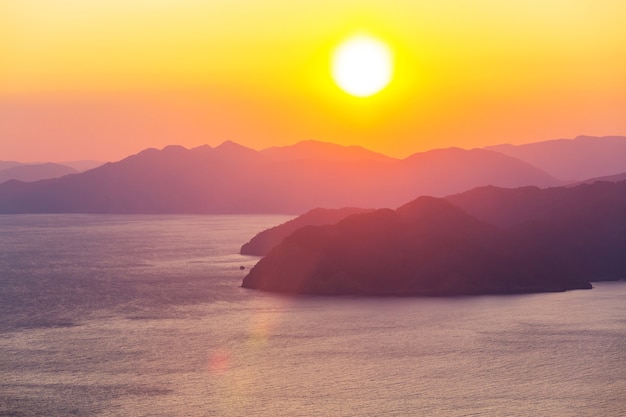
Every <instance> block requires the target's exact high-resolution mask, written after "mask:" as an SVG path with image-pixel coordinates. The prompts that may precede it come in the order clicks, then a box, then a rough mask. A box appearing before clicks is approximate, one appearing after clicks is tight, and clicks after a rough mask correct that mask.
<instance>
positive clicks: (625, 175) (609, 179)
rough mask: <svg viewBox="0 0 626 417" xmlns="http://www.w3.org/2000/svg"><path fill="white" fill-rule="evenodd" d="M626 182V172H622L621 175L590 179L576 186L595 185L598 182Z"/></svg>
mask: <svg viewBox="0 0 626 417" xmlns="http://www.w3.org/2000/svg"><path fill="white" fill-rule="evenodd" d="M624 180H626V172H622V173H620V174H615V175H607V176H605V177H596V178H589V179H587V180H584V181H580V182H577V183H575V184H574V186H575V185H580V184H593V183H594V182H598V181H607V182H620V181H624Z"/></svg>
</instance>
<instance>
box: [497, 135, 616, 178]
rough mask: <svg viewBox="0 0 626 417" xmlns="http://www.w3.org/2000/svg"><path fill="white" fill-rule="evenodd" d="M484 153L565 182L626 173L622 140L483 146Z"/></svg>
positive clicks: (592, 138)
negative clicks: (496, 154)
mask: <svg viewBox="0 0 626 417" xmlns="http://www.w3.org/2000/svg"><path fill="white" fill-rule="evenodd" d="M485 149H488V150H493V151H497V152H501V153H503V154H505V155H508V156H512V157H513V158H517V159H520V160H522V161H525V162H528V163H529V164H531V165H533V166H536V167H537V168H540V169H542V170H543V171H545V172H547V173H549V174H550V175H552V176H554V177H556V178H558V179H560V180H565V181H572V182H576V181H583V180H586V179H588V178H595V177H602V176H607V175H614V174H619V173H622V172H625V171H626V137H625V136H604V137H595V136H578V137H576V138H575V139H557V140H549V141H545V142H537V143H528V144H525V145H496V146H487V147H486V148H485Z"/></svg>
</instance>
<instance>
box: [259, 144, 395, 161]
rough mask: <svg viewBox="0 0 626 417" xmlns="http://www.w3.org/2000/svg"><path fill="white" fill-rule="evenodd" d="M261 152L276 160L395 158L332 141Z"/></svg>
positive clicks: (386, 159) (373, 159)
mask: <svg viewBox="0 0 626 417" xmlns="http://www.w3.org/2000/svg"><path fill="white" fill-rule="evenodd" d="M261 154H263V155H264V156H267V157H269V158H272V159H274V160H277V161H294V160H303V159H312V160H323V161H336V162H337V161H338V162H354V161H379V162H380V161H382V162H392V161H394V160H395V158H390V157H388V156H386V155H383V154H380V153H376V152H373V151H370V150H368V149H365V148H363V147H361V146H339V145H336V144H334V143H328V142H319V141H315V140H306V141H302V142H298V143H296V144H295V145H291V146H274V147H271V148H267V149H264V150H262V151H261Z"/></svg>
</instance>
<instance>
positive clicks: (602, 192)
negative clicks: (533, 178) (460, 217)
mask: <svg viewBox="0 0 626 417" xmlns="http://www.w3.org/2000/svg"><path fill="white" fill-rule="evenodd" d="M447 200H448V201H450V202H452V203H453V204H455V205H456V206H458V207H460V208H462V209H463V210H465V211H466V212H467V213H469V214H471V215H472V216H474V217H476V218H477V219H479V220H482V221H484V222H487V223H490V224H493V225H497V226H499V227H501V228H505V229H507V230H509V231H510V232H512V233H514V234H515V235H516V236H517V237H518V239H520V241H522V242H526V243H527V244H528V245H534V246H535V247H537V248H540V249H541V250H542V251H543V252H545V253H549V254H550V258H551V259H553V260H554V261H558V262H562V263H564V264H567V265H570V266H573V267H574V271H573V272H572V273H573V274H575V275H577V276H579V277H585V278H586V279H589V280H591V281H599V280H617V279H626V256H625V254H626V181H621V182H617V183H611V182H603V181H600V182H595V183H593V184H583V185H579V186H576V187H571V188H567V187H557V188H547V189H543V190H542V189H539V188H536V187H524V188H517V189H503V188H497V187H482V188H478V189H474V190H471V191H468V192H465V193H462V194H458V195H453V196H450V197H448V198H447Z"/></svg>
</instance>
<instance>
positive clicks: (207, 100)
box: [0, 0, 626, 162]
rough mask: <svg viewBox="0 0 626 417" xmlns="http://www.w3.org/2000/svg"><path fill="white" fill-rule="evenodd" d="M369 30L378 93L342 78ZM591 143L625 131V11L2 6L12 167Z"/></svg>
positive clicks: (185, 1)
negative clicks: (327, 149)
mask: <svg viewBox="0 0 626 417" xmlns="http://www.w3.org/2000/svg"><path fill="white" fill-rule="evenodd" d="M355 34H367V35H368V36H372V37H374V38H377V39H379V40H380V41H381V42H384V43H385V44H386V45H387V46H388V48H389V49H390V51H391V53H392V55H393V60H394V72H393V78H392V81H391V84H389V86H387V87H386V88H385V89H383V90H382V91H381V92H380V93H378V94H375V95H373V96H371V97H353V96H350V95H348V94H347V93H345V92H344V91H342V90H341V89H340V88H339V87H337V86H336V85H335V83H334V82H333V79H332V77H331V70H330V65H331V63H330V60H331V56H332V54H333V51H334V50H335V48H337V47H338V46H339V45H340V44H341V43H342V41H344V40H345V39H348V38H350V37H351V36H354V35H355ZM580 134H588V135H625V134H626V2H624V1H623V0H569V1H568V0H551V1H539V0H524V1H521V0H512V1H502V0H482V1H477V0H472V1H469V0H459V1H452V0H442V1H409V0H399V1H390V0H369V1H368V0H354V1H338V0H318V1H315V2H313V1H311V2H299V1H285V0H266V1H252V0H89V1H86V0H54V1H50V0H19V1H12V0H0V160H17V161H24V162H28V161H69V160H77V159H96V160H118V159H121V158H123V157H125V156H127V155H130V154H133V153H137V152H138V151H140V150H142V149H144V148H147V147H156V148H162V147H164V146H166V145H169V144H180V145H183V146H186V147H194V146H198V145H201V144H209V145H211V146H215V145H218V144H220V143H221V142H223V141H225V140H233V141H235V142H238V143H241V144H243V145H246V146H249V147H252V148H255V149H262V148H265V147H269V146H273V145H288V144H292V143H296V142H298V141H301V140H307V139H316V140H321V141H328V142H336V143H340V144H344V145H354V144H356V145H362V146H365V147H367V148H369V149H372V150H376V151H379V152H382V153H386V154H389V155H392V156H398V157H403V156H407V155H409V154H411V153H413V152H417V151H423V150H427V149H431V148H444V147H450V146H459V147H463V148H472V147H480V146H485V145H491V144H498V143H526V142H535V141H541V140H548V139H556V138H566V137H574V136H577V135H580Z"/></svg>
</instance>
